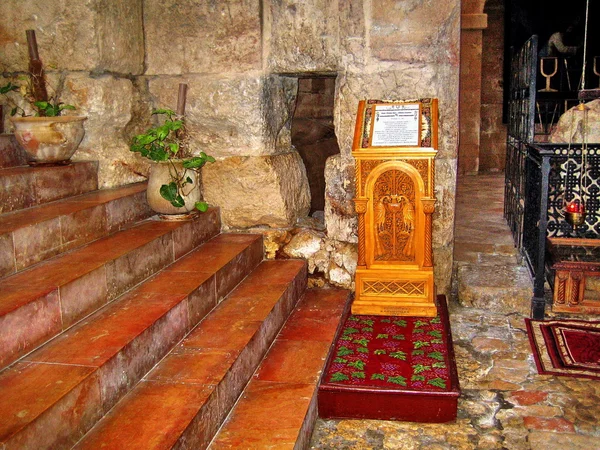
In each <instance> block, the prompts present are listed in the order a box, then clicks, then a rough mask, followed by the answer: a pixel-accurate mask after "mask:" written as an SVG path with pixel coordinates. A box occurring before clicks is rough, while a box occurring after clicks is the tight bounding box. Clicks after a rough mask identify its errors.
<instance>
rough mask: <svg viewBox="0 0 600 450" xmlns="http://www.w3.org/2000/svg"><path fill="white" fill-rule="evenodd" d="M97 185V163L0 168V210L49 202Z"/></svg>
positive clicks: (90, 189) (87, 190)
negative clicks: (0, 169) (32, 167)
mask: <svg viewBox="0 0 600 450" xmlns="http://www.w3.org/2000/svg"><path fill="white" fill-rule="evenodd" d="M96 189H98V163H97V162H80V163H73V164H70V165H67V166H57V167H38V168H35V169H30V168H14V169H4V170H2V171H0V213H7V212H10V211H17V210H20V209H24V208H29V207H32V206H36V205H40V204H42V203H48V202H52V201H54V200H59V199H62V198H66V197H71V196H75V195H79V194H83V193H86V192H90V191H94V190H96Z"/></svg>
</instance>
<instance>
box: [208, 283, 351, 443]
mask: <svg viewBox="0 0 600 450" xmlns="http://www.w3.org/2000/svg"><path fill="white" fill-rule="evenodd" d="M347 300H348V292H347V291H343V290H308V291H307V293H306V295H305V297H304V298H303V299H302V300H301V301H300V302H299V304H298V308H297V309H296V311H294V313H293V314H292V315H291V316H290V318H289V319H288V321H287V323H286V325H285V327H284V328H283V330H282V331H281V333H280V334H279V336H278V337H277V339H276V340H275V343H274V344H273V346H272V347H271V349H270V350H269V353H268V354H267V356H266V357H265V359H264V360H263V362H262V364H261V366H260V367H259V369H258V370H257V371H256V373H255V375H254V377H253V379H252V380H251V381H250V383H249V384H248V386H247V387H246V389H245V391H244V393H243V395H242V397H241V398H240V400H239V401H238V403H237V405H236V406H235V408H234V409H233V411H232V413H231V414H230V416H229V418H228V419H227V421H226V422H225V423H224V424H223V427H222V428H221V430H220V431H219V433H218V434H217V436H216V437H215V439H214V441H213V442H212V444H211V445H210V447H209V449H210V450H216V449H225V448H236V449H237V448H271V447H276V448H282V449H283V448H289V449H294V448H305V446H306V445H307V444H308V441H309V439H310V435H311V433H312V428H313V426H314V421H315V420H316V418H317V405H316V401H315V399H316V393H317V384H318V381H319V378H320V375H321V371H322V370H323V366H324V364H325V361H326V359H327V354H328V352H329V349H330V347H331V343H332V341H333V337H334V335H335V332H336V329H337V327H338V324H339V320H340V317H341V316H342V313H343V310H344V307H345V306H346V304H347Z"/></svg>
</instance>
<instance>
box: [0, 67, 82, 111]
mask: <svg viewBox="0 0 600 450" xmlns="http://www.w3.org/2000/svg"><path fill="white" fill-rule="evenodd" d="M24 78H27V77H20V79H24ZM32 91H33V88H32V81H31V80H29V79H28V80H27V81H26V82H24V84H22V85H19V84H14V83H13V82H12V81H9V82H8V83H6V84H5V85H4V86H0V94H3V95H6V94H8V93H9V92H20V93H21V94H22V96H23V98H24V99H25V100H26V101H27V102H28V103H29V104H30V105H31V107H32V108H33V109H34V110H35V116H36V117H57V116H60V113H61V112H62V111H64V110H66V109H68V110H75V109H76V108H75V107H74V106H73V105H67V104H65V103H63V102H59V101H58V100H56V98H55V97H51V98H50V99H49V100H47V101H40V100H38V99H36V98H35V97H34V95H33V93H32ZM9 101H10V102H11V103H13V105H14V102H12V100H11V99H9ZM17 113H19V114H20V115H21V116H26V115H27V114H26V112H25V110H23V108H21V107H19V106H17V105H15V106H14V107H13V108H12V109H11V110H10V115H11V116H14V115H16V114H17Z"/></svg>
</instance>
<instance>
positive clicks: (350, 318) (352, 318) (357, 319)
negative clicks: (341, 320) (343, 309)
mask: <svg viewBox="0 0 600 450" xmlns="http://www.w3.org/2000/svg"><path fill="white" fill-rule="evenodd" d="M348 320H351V321H352V322H359V321H360V319H359V318H358V317H356V316H350V317H348Z"/></svg>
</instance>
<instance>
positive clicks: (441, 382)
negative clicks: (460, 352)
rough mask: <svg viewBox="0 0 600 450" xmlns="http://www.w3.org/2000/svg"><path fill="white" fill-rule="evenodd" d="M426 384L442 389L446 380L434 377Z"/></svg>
mask: <svg viewBox="0 0 600 450" xmlns="http://www.w3.org/2000/svg"><path fill="white" fill-rule="evenodd" d="M427 384H431V385H432V386H437V387H440V388H442V389H445V388H446V382H445V381H444V380H443V379H442V378H439V377H438V378H434V379H433V380H429V381H428V382H427Z"/></svg>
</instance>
